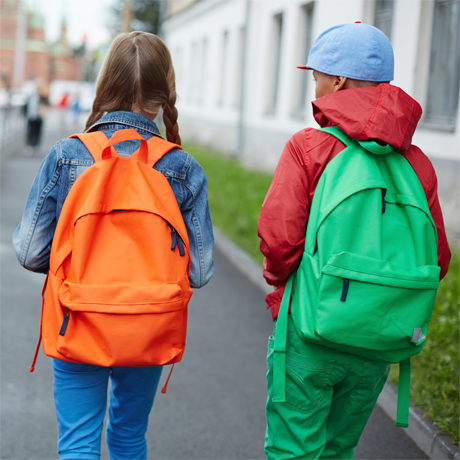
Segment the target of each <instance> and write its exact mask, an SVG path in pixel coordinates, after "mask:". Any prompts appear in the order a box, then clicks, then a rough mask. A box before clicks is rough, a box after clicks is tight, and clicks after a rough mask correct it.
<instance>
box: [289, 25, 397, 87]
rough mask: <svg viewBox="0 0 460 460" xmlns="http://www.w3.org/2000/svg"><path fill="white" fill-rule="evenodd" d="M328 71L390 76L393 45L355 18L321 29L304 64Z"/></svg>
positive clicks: (381, 77) (361, 77) (364, 77)
mask: <svg viewBox="0 0 460 460" xmlns="http://www.w3.org/2000/svg"><path fill="white" fill-rule="evenodd" d="M298 68H299V69H309V70H317V71H318V72H323V73H326V74H328V75H336V76H339V77H347V78H353V79H355V80H364V81H376V82H383V81H391V80H393V79H394V56H393V47H392V46H391V43H390V40H388V37H387V36H386V35H385V34H384V33H383V32H382V31H381V30H379V29H377V28H376V27H374V26H370V25H369V24H362V23H361V22H355V23H354V24H341V25H338V26H334V27H331V28H330V29H327V30H325V31H324V32H323V33H322V34H321V35H320V36H319V37H318V38H317V39H316V41H315V43H314V44H313V47H312V49H311V51H310V55H309V56H308V62H307V65H305V66H299V67H298Z"/></svg>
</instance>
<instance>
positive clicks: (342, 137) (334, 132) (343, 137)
mask: <svg viewBox="0 0 460 460" xmlns="http://www.w3.org/2000/svg"><path fill="white" fill-rule="evenodd" d="M318 131H323V132H325V133H328V134H330V135H331V136H334V137H336V138H337V139H338V140H339V141H340V142H342V143H343V144H345V145H346V146H347V147H348V146H349V145H351V144H352V143H353V139H352V138H351V137H350V136H349V135H348V134H346V133H345V131H343V130H342V129H340V128H339V127H338V126H329V127H328V128H321V129H319V130H318Z"/></svg>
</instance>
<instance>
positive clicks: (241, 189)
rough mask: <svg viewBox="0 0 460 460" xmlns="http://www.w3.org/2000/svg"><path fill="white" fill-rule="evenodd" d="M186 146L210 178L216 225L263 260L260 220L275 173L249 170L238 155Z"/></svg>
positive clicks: (213, 219)
mask: <svg viewBox="0 0 460 460" xmlns="http://www.w3.org/2000/svg"><path fill="white" fill-rule="evenodd" d="M183 148H184V150H185V151H187V152H188V153H190V154H191V155H193V156H194V157H195V159H196V160H197V161H198V163H200V165H201V166H202V167H203V169H204V171H205V173H206V176H207V178H208V186H209V208H210V210H211V218H212V223H213V225H215V226H216V227H218V228H219V230H221V231H222V233H224V234H225V235H226V236H228V237H229V238H230V239H231V240H233V241H234V242H235V243H237V244H238V246H240V247H241V249H243V250H244V251H246V252H247V253H248V254H250V255H251V256H252V258H253V259H254V260H256V261H257V262H260V263H262V261H263V256H262V254H261V253H260V251H259V243H260V239H259V237H258V236H257V220H258V218H259V213H260V208H261V206H262V203H263V201H264V198H265V194H266V193H267V190H268V187H269V186H270V183H271V180H272V175H271V174H268V173H264V172H260V171H251V170H248V169H246V168H244V167H243V166H241V164H240V163H239V162H238V161H237V160H236V159H235V158H232V157H229V156H223V155H219V154H216V153H213V152H212V151H210V150H207V149H204V148H202V147H197V146H195V145H193V144H189V143H184V145H183Z"/></svg>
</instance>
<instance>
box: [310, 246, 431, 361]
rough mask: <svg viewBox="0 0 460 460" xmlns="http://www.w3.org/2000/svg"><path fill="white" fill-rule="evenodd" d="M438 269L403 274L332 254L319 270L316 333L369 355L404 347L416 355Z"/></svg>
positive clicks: (380, 264)
mask: <svg viewBox="0 0 460 460" xmlns="http://www.w3.org/2000/svg"><path fill="white" fill-rule="evenodd" d="M439 270H440V269H439V267H436V266H432V265H426V266H423V267H417V268H414V269H413V270H410V271H408V270H404V269H401V268H399V267H395V266H392V265H391V264H390V263H389V262H387V261H385V260H380V259H373V258H370V257H366V256H361V255H358V254H352V253H348V252H343V253H340V254H337V255H334V256H332V257H331V259H330V260H329V262H328V263H327V264H326V265H325V266H324V267H323V270H322V280H321V285H320V289H319V292H318V298H317V303H316V320H315V325H314V333H315V335H317V336H318V337H319V338H321V339H322V340H324V341H327V342H332V343H335V344H340V345H346V346H349V347H354V348H356V349H365V350H370V354H371V355H372V352H373V351H374V352H383V353H388V352H390V353H391V351H393V352H394V351H396V350H405V349H408V348H409V350H410V351H409V354H415V353H416V352H417V351H416V350H415V349H414V348H416V347H417V346H419V345H421V344H422V343H423V341H424V339H425V336H426V332H427V326H428V322H429V320H430V316H431V312H432V309H433V304H434V299H435V297H436V290H437V288H438V284H439ZM357 354H359V353H357ZM374 356H375V357H377V356H378V354H374ZM393 356H394V353H393ZM377 359H386V358H385V357H384V355H382V356H380V357H378V358H377Z"/></svg>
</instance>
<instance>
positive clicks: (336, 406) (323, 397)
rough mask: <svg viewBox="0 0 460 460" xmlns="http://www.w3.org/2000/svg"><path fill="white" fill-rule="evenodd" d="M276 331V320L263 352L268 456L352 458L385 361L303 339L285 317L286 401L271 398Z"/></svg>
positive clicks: (382, 378)
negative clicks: (264, 355)
mask: <svg viewBox="0 0 460 460" xmlns="http://www.w3.org/2000/svg"><path fill="white" fill-rule="evenodd" d="M280 332H281V328H280V323H279V319H278V320H277V324H276V330H275V331H274V337H273V336H272V337H271V338H270V340H269V345H268V355H267V366H268V373H267V389H268V399H267V407H266V412H267V431H266V437H265V452H266V455H267V458H269V459H275V458H276V459H286V458H291V459H292V458H302V459H307V458H308V459H318V458H320V459H321V460H325V459H338V458H340V459H352V458H353V448H354V447H355V446H356V445H357V444H358V441H359V437H360V435H361V432H362V430H363V428H364V426H365V425H366V423H367V421H368V418H369V416H370V414H371V412H372V409H373V407H374V404H375V402H376V400H377V397H378V395H379V393H380V391H381V390H382V388H383V386H384V384H385V381H386V379H387V376H388V371H389V368H390V365H389V364H388V363H385V362H383V361H371V360H369V359H367V358H364V357H361V356H357V355H351V354H348V353H344V352H341V351H337V350H333V349H331V348H327V347H323V346H321V345H317V344H314V343H310V342H306V341H304V340H303V339H301V338H300V337H299V336H298V335H297V333H296V331H295V328H294V325H293V324H292V318H290V317H289V319H288V323H287V344H286V371H287V372H286V389H287V391H286V400H285V401H284V403H274V402H273V392H274V381H275V377H274V367H275V366H274V356H275V352H274V342H275V338H276V340H278V333H280Z"/></svg>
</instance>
